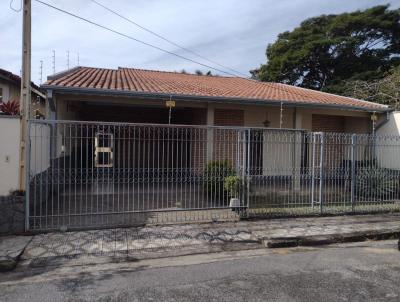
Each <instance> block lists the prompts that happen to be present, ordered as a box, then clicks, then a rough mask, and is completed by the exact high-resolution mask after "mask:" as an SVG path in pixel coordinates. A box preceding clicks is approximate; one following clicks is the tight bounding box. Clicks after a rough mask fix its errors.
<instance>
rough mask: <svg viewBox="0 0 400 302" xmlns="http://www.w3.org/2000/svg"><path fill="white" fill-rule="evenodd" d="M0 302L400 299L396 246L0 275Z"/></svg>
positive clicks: (258, 253)
mask: <svg viewBox="0 0 400 302" xmlns="http://www.w3.org/2000/svg"><path fill="white" fill-rule="evenodd" d="M0 301H10V302H11V301H12V302H16V301H29V302H35V301H41V302H42V301H118V302H119V301H326V302H329V301H335V302H336V301H400V252H399V251H398V250H397V242H396V241H394V240H391V241H381V242H364V243H352V244H344V245H332V246H327V247H321V248H306V249H305V248H292V249H275V250H270V249H258V250H252V251H239V252H224V253H214V254H202V255H191V256H183V257H175V258H164V259H153V260H143V261H137V262H123V263H104V264H97V265H92V266H90V265H86V266H69V265H68V263H63V264H62V266H58V267H55V266H53V267H42V268H19V269H18V270H17V271H15V272H12V273H7V274H2V275H0Z"/></svg>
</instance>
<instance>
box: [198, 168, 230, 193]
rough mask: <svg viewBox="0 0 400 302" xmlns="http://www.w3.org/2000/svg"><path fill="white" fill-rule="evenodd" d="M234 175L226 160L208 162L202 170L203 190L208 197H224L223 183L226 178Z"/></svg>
mask: <svg viewBox="0 0 400 302" xmlns="http://www.w3.org/2000/svg"><path fill="white" fill-rule="evenodd" d="M233 175H235V170H234V169H233V167H232V165H231V163H230V162H229V161H228V160H223V161H212V162H209V163H208V164H207V166H206V169H205V170H204V189H205V191H206V192H207V194H208V195H209V196H216V197H222V196H224V195H226V193H227V192H226V190H225V189H224V181H225V178H226V177H227V176H233Z"/></svg>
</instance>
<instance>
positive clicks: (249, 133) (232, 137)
mask: <svg viewBox="0 0 400 302" xmlns="http://www.w3.org/2000/svg"><path fill="white" fill-rule="evenodd" d="M29 129H30V130H29V133H30V134H29V135H30V144H29V146H28V147H29V151H30V157H29V160H28V164H29V176H28V186H27V188H28V190H27V197H28V203H29V213H28V216H27V218H28V219H27V221H28V222H29V228H33V229H51V228H60V227H69V228H71V227H98V226H113V225H132V224H136V223H163V222H180V221H203V220H226V219H229V220H230V219H239V218H240V217H252V216H266V215H267V216H275V215H306V214H321V213H322V214H324V213H350V212H372V211H383V210H385V211H389V210H390V211H395V210H399V209H400V203H399V200H400V174H399V172H400V169H398V168H397V167H396V165H395V164H394V163H393V162H394V160H395V159H396V158H397V155H396V154H398V153H399V151H400V137H395V136H385V137H384V136H376V135H374V136H373V135H366V134H365V135H364V134H347V133H313V132H307V131H302V130H290V129H269V128H265V129H261V128H235V127H209V126H177V125H147V124H127V123H94V122H74V121H31V122H30V127H29Z"/></svg>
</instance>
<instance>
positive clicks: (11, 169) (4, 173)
mask: <svg viewBox="0 0 400 302" xmlns="http://www.w3.org/2000/svg"><path fill="white" fill-rule="evenodd" d="M19 145H20V118H19V117H14V116H4V115H0V196H3V195H8V194H9V193H10V191H13V190H17V189H18V187H19V183H18V182H19V180H18V179H19V177H18V176H19Z"/></svg>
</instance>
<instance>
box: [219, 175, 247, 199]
mask: <svg viewBox="0 0 400 302" xmlns="http://www.w3.org/2000/svg"><path fill="white" fill-rule="evenodd" d="M246 185H247V182H246V181H245V180H244V179H243V178H242V177H240V176H237V175H231V176H227V177H225V180H224V189H225V191H226V192H227V193H228V195H229V197H231V198H233V197H234V198H240V197H241V196H242V194H244V193H246Z"/></svg>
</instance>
